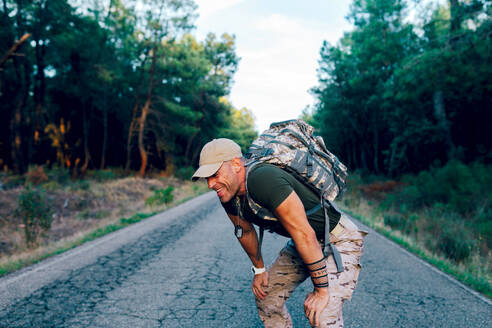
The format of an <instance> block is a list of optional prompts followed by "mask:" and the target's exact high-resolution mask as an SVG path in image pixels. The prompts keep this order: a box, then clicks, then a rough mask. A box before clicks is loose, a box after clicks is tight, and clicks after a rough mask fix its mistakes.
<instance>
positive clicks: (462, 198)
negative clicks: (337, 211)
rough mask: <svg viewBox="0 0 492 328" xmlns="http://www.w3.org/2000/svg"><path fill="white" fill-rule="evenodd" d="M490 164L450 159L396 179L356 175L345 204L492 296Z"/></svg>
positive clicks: (435, 264) (416, 250)
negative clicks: (446, 162) (450, 160)
mask: <svg viewBox="0 0 492 328" xmlns="http://www.w3.org/2000/svg"><path fill="white" fill-rule="evenodd" d="M491 192H492V166H486V165H483V164H478V163H474V164H471V165H465V164H463V163H461V162H458V161H452V162H449V163H448V164H446V165H445V166H443V167H441V168H432V169H430V170H428V171H422V172H420V173H419V174H417V175H405V176H403V177H401V178H400V179H398V180H390V179H388V178H383V177H377V176H367V177H362V176H361V175H359V174H353V175H351V176H350V178H349V181H348V187H347V192H346V193H345V195H344V197H343V201H342V202H340V205H341V206H342V208H343V209H344V210H346V211H348V212H349V213H350V214H352V215H354V216H355V217H356V218H358V219H359V220H361V221H362V222H363V223H365V224H367V225H369V226H370V227H371V228H373V229H375V230H377V231H379V232H381V233H383V234H384V235H386V236H387V237H389V238H391V239H392V240H394V241H396V242H397V243H399V244H400V245H402V246H403V247H405V248H407V249H408V250H410V251H411V252H413V253H415V254H416V255H418V256H420V257H421V258H423V259H425V260H426V261H428V262H429V263H431V264H433V265H434V266H436V267H438V268H439V269H440V270H442V271H444V272H446V273H448V274H451V275H453V276H454V277H456V278H457V279H458V280H460V281H461V282H463V283H465V284H467V285H468V286H470V287H472V288H473V289H475V290H477V291H478V292H481V293H483V294H485V295H486V296H488V297H489V298H491V297H492V204H491V197H490V194H491Z"/></svg>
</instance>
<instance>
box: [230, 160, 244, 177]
mask: <svg viewBox="0 0 492 328" xmlns="http://www.w3.org/2000/svg"><path fill="white" fill-rule="evenodd" d="M231 163H232V168H233V169H234V172H236V173H238V172H239V171H241V168H242V167H243V162H242V161H241V159H240V158H239V157H235V158H233V159H232V160H231Z"/></svg>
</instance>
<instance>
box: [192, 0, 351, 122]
mask: <svg viewBox="0 0 492 328" xmlns="http://www.w3.org/2000/svg"><path fill="white" fill-rule="evenodd" d="M195 2H196V3H197V4H198V6H199V8H198V13H199V14H200V17H199V18H198V20H197V21H196V26H197V29H196V30H195V32H194V34H195V35H196V37H197V38H198V39H199V40H203V39H204V38H205V35H206V34H207V33H208V32H214V33H216V34H218V35H221V34H222V33H229V34H234V35H235V36H236V46H237V48H236V53H237V55H238V56H239V57H241V60H240V62H239V68H238V71H237V72H236V74H235V76H234V80H235V83H234V85H233V87H232V92H231V95H230V97H229V98H230V101H231V102H232V105H233V106H234V107H235V108H242V107H246V108H248V109H250V110H252V111H253V113H254V114H255V117H256V125H257V129H258V130H259V131H260V132H261V131H263V130H264V129H266V128H268V125H269V124H270V123H271V122H275V121H282V120H286V119H291V118H297V117H298V116H299V115H300V114H301V112H302V110H303V108H304V107H306V106H307V105H309V104H312V103H313V101H314V99H313V97H312V96H311V95H310V94H309V93H308V90H309V89H310V88H312V87H313V86H316V85H317V77H316V68H317V67H318V58H319V49H320V47H321V44H322V42H323V40H327V41H329V42H331V43H332V44H336V43H337V41H338V39H340V38H341V37H342V36H343V32H344V31H349V30H351V28H352V27H351V25H350V24H349V23H348V22H347V20H346V19H345V16H346V15H347V14H348V11H349V6H350V3H351V2H352V1H351V0H350V1H349V0H336V1H329V0H317V1H316V0H303V1H299V0H283V1H280V0H269V1H265V0H248V1H246V0H195Z"/></svg>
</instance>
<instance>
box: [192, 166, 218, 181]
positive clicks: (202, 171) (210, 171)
mask: <svg viewBox="0 0 492 328" xmlns="http://www.w3.org/2000/svg"><path fill="white" fill-rule="evenodd" d="M221 166H222V162H219V163H213V164H207V165H202V166H200V167H199V168H198V170H196V172H195V174H193V176H192V177H191V180H193V181H196V180H198V179H200V178H208V177H209V176H211V175H214V174H215V172H217V171H218V170H219V169H220V167H221Z"/></svg>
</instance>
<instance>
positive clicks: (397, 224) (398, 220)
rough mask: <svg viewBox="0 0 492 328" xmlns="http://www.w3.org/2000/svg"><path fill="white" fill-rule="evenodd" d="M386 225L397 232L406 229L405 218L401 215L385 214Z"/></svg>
mask: <svg viewBox="0 0 492 328" xmlns="http://www.w3.org/2000/svg"><path fill="white" fill-rule="evenodd" d="M383 219H384V224H385V225H387V226H389V227H391V228H392V229H395V230H403V229H404V228H405V227H406V222H405V218H404V217H403V215H400V214H385V215H384V217H383Z"/></svg>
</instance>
